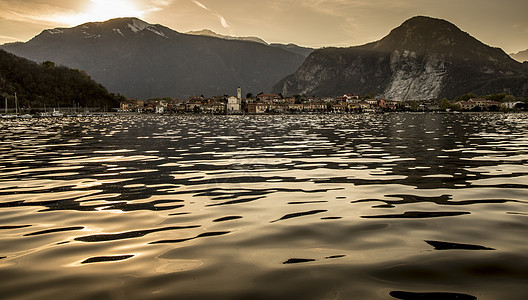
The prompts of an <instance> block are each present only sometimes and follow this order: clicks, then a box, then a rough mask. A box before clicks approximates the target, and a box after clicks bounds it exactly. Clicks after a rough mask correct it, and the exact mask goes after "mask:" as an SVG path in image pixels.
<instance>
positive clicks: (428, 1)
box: [0, 0, 528, 53]
mask: <svg viewBox="0 0 528 300" xmlns="http://www.w3.org/2000/svg"><path fill="white" fill-rule="evenodd" d="M527 11H528V1H526V0H499V1H496V0H441V1H440V0H400V1H394V0H390V1H388V0H258V1H252V0H75V1H72V0H0V44H3V43H8V42H15V41H27V40H29V39H31V38H32V37H34V36H35V35H37V34H39V33H40V32H41V31H42V30H44V29H50V28H56V27H73V26H76V25H80V24H82V23H86V22H93V21H105V20H108V19H112V18H117V17H138V18H141V19H143V20H145V21H147V22H149V23H152V24H161V25H164V26H167V27H169V28H171V29H173V30H176V31H178V32H187V31H191V30H201V29H210V30H213V31H215V32H216V33H219V34H223V35H234V36H257V37H260V38H262V39H264V40H265V41H267V42H268V43H295V44H297V45H301V46H308V47H314V48H319V47H325V46H338V47H346V46H356V45H362V44H365V43H368V42H372V41H377V40H379V39H381V38H383V37H384V36H385V35H387V34H388V33H389V32H390V30H392V29H393V28H395V27H397V26H399V25H400V24H401V23H403V22H404V21H405V20H407V19H409V18H411V17H413V16H417V15H424V16H431V17H435V18H441V19H445V20H448V21H450V22H452V23H454V24H455V25H457V26H458V27H459V28H460V29H462V30H463V31H466V32H468V33H469V34H471V35H472V36H474V37H476V38H477V39H479V40H480V41H482V42H484V43H485V44H488V45H490V46H493V47H500V48H502V49H503V50H504V51H506V52H507V53H512V52H518V51H521V50H526V49H528V16H527V14H526V12H527Z"/></svg>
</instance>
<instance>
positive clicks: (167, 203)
mask: <svg viewBox="0 0 528 300" xmlns="http://www.w3.org/2000/svg"><path fill="white" fill-rule="evenodd" d="M527 136H528V116H527V115H525V114H514V115H503V114H460V115H450V114H386V115H331V116H329V115H308V116H302V115H301V116H280V115H278V116H114V117H100V118H63V119H31V120H9V121H7V120H2V121H1V123H0V137H1V138H0V278H2V280H3V282H2V284H1V285H0V293H1V294H2V295H3V296H4V297H6V298H7V299H11V298H21V299H22V298H23V299H43V298H63V297H64V295H72V296H71V297H70V298H73V299H91V298H126V299H146V298H159V299H167V298H169V299H208V298H214V299H329V298H332V299H333V298H337V299H394V298H397V297H400V298H401V297H413V296H415V297H416V296H420V295H421V297H425V296H431V294H424V293H427V292H438V293H440V294H437V295H436V296H438V297H443V299H460V297H466V298H468V297H469V298H471V296H478V298H479V299H524V298H523V297H524V296H525V295H524V294H525V287H526V285H527V284H528V273H527V271H526V270H528V256H527V255H526V253H528V246H527V245H526V243H522V242H519V241H522V240H523V239H524V237H526V236H528V235H527V234H528V219H527V217H528V215H527V213H526V211H527V204H528V203H527V200H526V199H528V190H527V187H528V185H527V182H528V138H527ZM420 293H421V294H420ZM433 296H434V295H433ZM456 297H459V298H456ZM469 298H468V299H469ZM408 299H411V298H408Z"/></svg>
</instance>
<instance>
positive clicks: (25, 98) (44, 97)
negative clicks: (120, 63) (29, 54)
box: [0, 50, 119, 108]
mask: <svg viewBox="0 0 528 300" xmlns="http://www.w3.org/2000/svg"><path fill="white" fill-rule="evenodd" d="M15 93H16V94H17V96H18V101H19V103H20V107H25V108H44V107H48V108H50V107H57V106H61V107H71V106H80V107H107V108H113V107H118V106H119V103H118V102H117V100H116V99H114V97H112V96H111V95H110V94H109V93H108V91H107V90H106V89H105V88H104V87H103V86H102V85H100V84H98V83H96V82H94V81H93V80H92V79H91V78H90V77H89V76H88V75H87V74H86V73H84V72H83V71H79V70H72V69H68V68H66V67H60V66H59V67H57V66H55V65H54V64H53V63H52V62H45V63H43V64H37V63H35V62H33V61H29V60H27V59H24V58H21V57H17V56H15V55H13V54H11V53H7V52H6V51H4V50H0V97H1V99H2V101H3V100H4V98H8V99H10V102H11V101H14V99H13V100H11V99H12V98H14V94H15Z"/></svg>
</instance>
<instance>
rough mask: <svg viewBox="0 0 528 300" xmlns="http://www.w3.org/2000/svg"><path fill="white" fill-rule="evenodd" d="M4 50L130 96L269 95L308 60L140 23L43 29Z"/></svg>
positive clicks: (258, 45) (253, 45) (118, 21)
mask: <svg viewBox="0 0 528 300" xmlns="http://www.w3.org/2000/svg"><path fill="white" fill-rule="evenodd" d="M2 48H3V49H5V50H7V51H9V52H11V53H14V54H16V55H19V56H22V57H25V58H27V59H30V60H34V61H37V62H42V61H47V60H49V61H53V62H55V63H57V64H59V65H65V66H68V67H71V68H75V69H81V70H84V71H86V72H87V73H88V74H89V75H91V77H92V78H93V79H94V80H96V81H97V82H100V83H101V84H103V85H104V86H106V88H107V89H108V90H109V91H111V92H114V93H121V94H123V95H126V96H128V97H137V98H149V97H158V96H171V97H180V98H186V97H188V96H193V95H201V94H203V95H207V96H212V95H224V94H233V93H234V92H235V91H236V88H237V87H242V89H243V90H244V91H247V92H252V93H258V92H269V91H270V90H271V88H272V86H273V84H275V83H276V82H278V81H279V80H280V79H282V78H284V77H285V76H286V75H288V74H291V73H292V72H294V71H295V70H296V69H297V68H298V67H299V66H300V65H301V64H302V63H303V61H304V59H305V57H303V56H301V55H298V54H294V53H291V52H288V51H285V50H282V49H278V48H275V47H270V46H268V45H264V44H261V43H255V42H248V41H236V40H225V39H219V38H213V37H207V36H196V35H188V34H182V33H178V32H176V31H173V30H171V29H169V28H167V27H164V26H161V25H152V24H148V23H146V22H144V21H142V20H139V19H136V18H120V19H113V20H109V21H106V22H101V23H87V24H83V25H80V26H77V27H74V28H58V29H51V30H44V31H43V32H42V33H41V34H39V35H38V36H36V37H35V38H33V39H32V40H30V41H28V42H27V43H15V44H6V45H3V46H2Z"/></svg>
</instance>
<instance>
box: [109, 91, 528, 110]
mask: <svg viewBox="0 0 528 300" xmlns="http://www.w3.org/2000/svg"><path fill="white" fill-rule="evenodd" d="M487 98H492V99H486V98H484V97H477V96H476V95H474V94H467V95H464V96H462V97H460V98H458V99H457V100H459V101H456V100H455V101H449V100H447V99H442V100H423V101H391V100H384V99H375V98H372V97H371V96H370V95H366V96H364V97H360V96H359V95H357V94H345V95H343V96H340V97H324V98H316V97H305V96H299V95H297V96H294V97H283V96H282V95H280V94H279V95H277V94H263V93H261V94H258V95H256V96H253V95H252V94H247V95H246V97H245V98H242V91H241V89H240V88H238V90H237V96H236V97H235V96H231V97H228V96H219V97H212V98H205V97H203V96H201V97H190V98H189V99H187V100H180V99H173V98H168V97H167V98H153V99H149V100H147V101H144V100H134V99H127V100H124V101H121V103H120V108H119V112H122V113H125V112H135V113H157V114H171V113H196V114H198V113H202V114H295V113H361V112H364V113H382V112H395V111H417V112H440V111H444V112H445V111H448V112H449V111H474V112H478V111H503V112H507V111H522V110H526V108H527V104H526V102H525V101H516V100H519V99H515V97H513V96H511V95H507V94H494V95H490V96H489V97H487ZM522 100H524V99H522Z"/></svg>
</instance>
